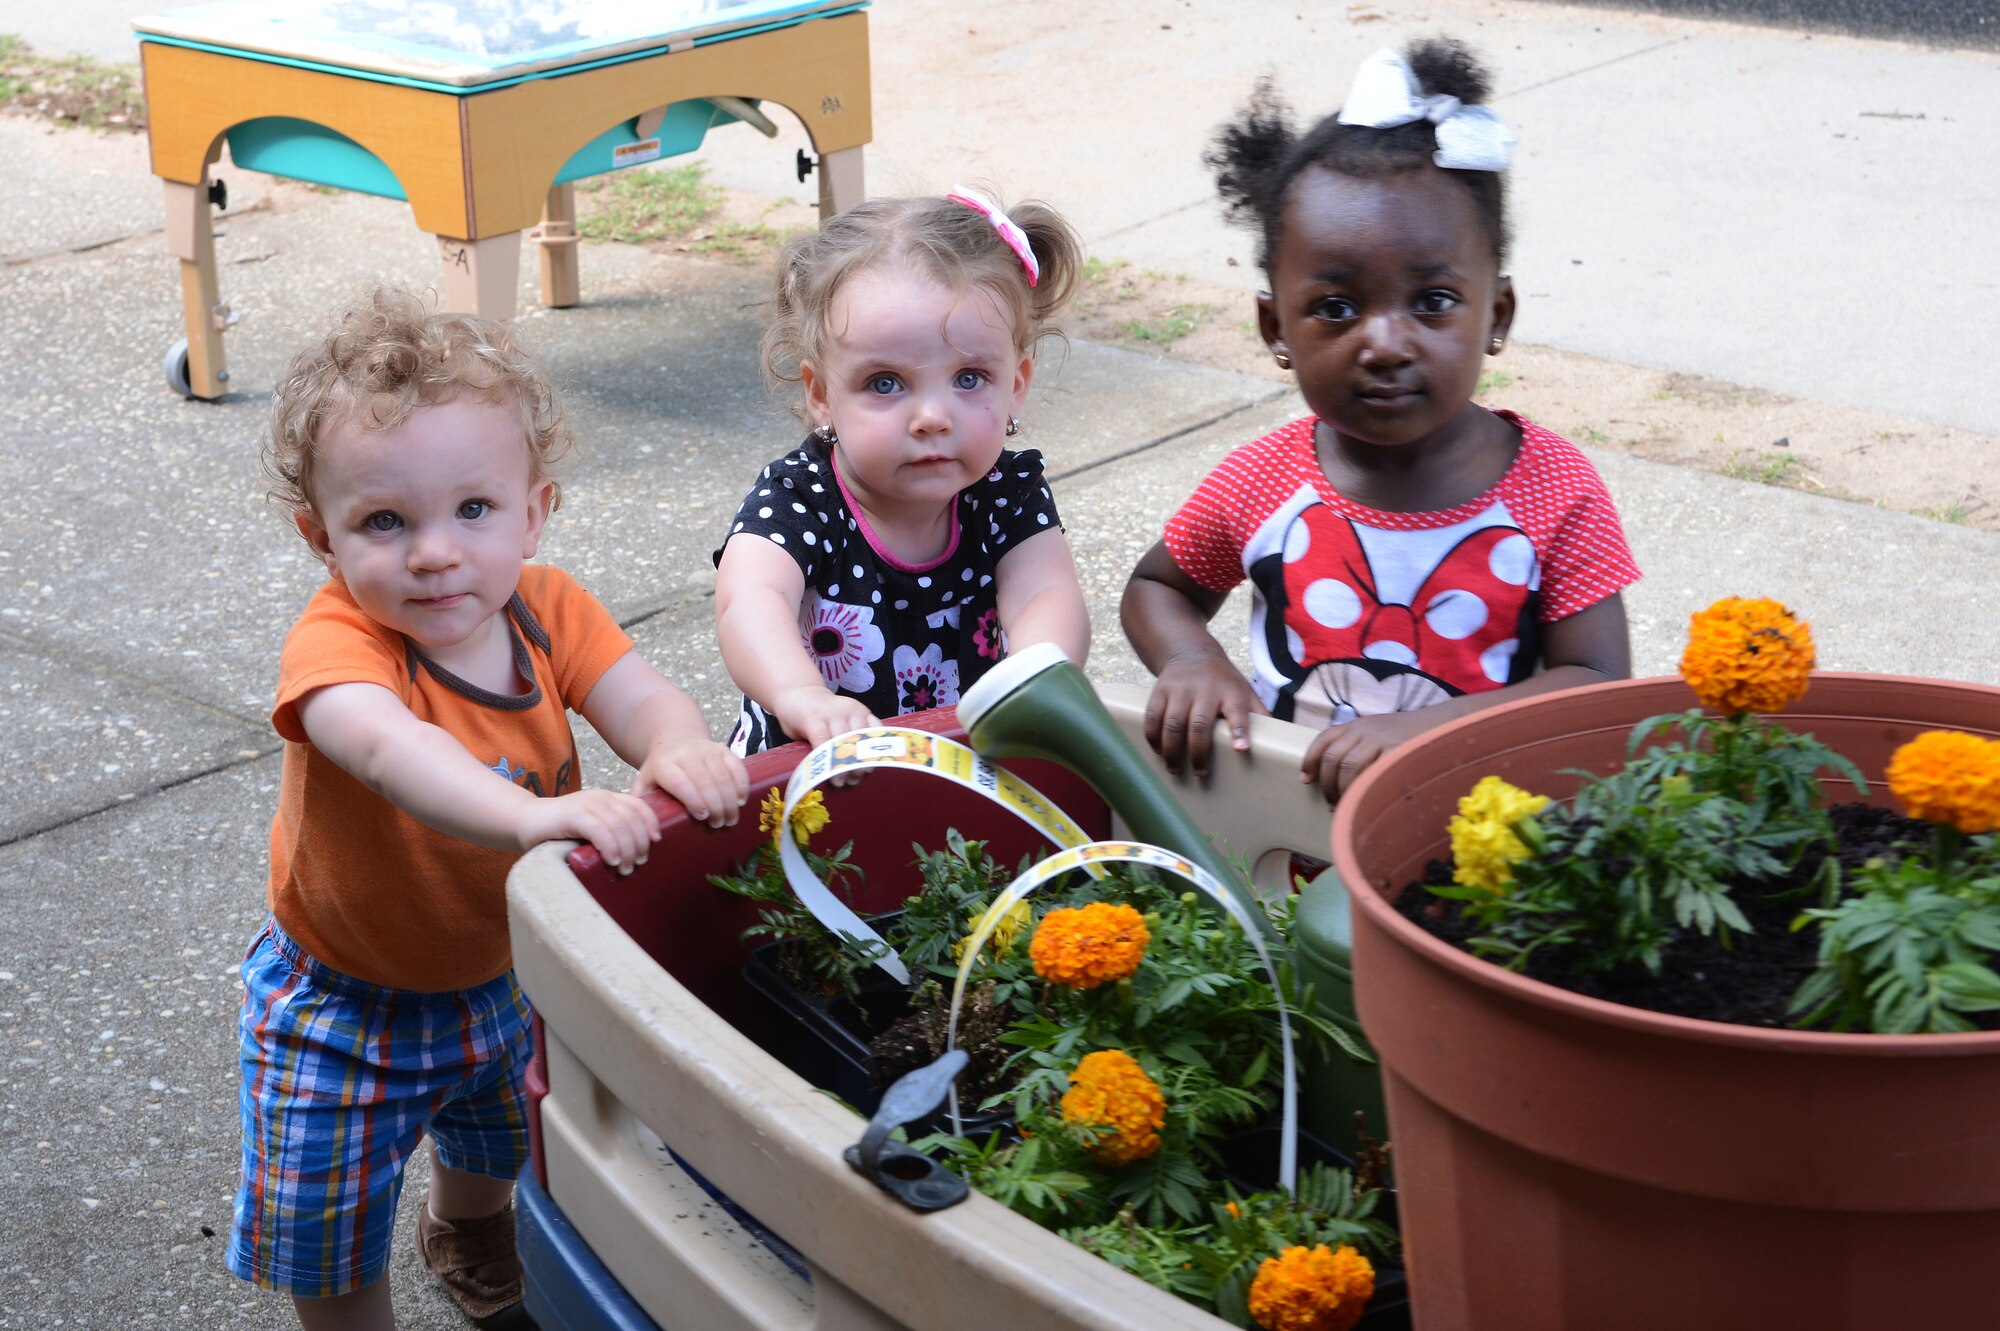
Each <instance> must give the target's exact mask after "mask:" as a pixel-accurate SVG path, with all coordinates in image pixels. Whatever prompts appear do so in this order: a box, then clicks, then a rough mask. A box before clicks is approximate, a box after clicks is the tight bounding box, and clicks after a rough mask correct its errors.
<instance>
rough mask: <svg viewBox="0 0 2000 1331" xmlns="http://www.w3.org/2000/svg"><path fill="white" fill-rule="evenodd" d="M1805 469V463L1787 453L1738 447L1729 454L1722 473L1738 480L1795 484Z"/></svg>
mask: <svg viewBox="0 0 2000 1331" xmlns="http://www.w3.org/2000/svg"><path fill="white" fill-rule="evenodd" d="M1805 469H1806V467H1805V463H1803V462H1801V461H1799V460H1798V459H1797V458H1795V457H1793V456H1792V455H1791V454H1789V453H1757V452H1752V451H1751V450H1749V449H1739V450H1737V451H1736V452H1734V453H1732V454H1730V455H1729V462H1728V464H1727V465H1726V466H1724V467H1723V469H1722V474H1723V475H1725V476H1734V477H1735V478H1736V479H1737V480H1739V481H1755V482H1757V484H1759V485H1796V484H1797V483H1798V481H1799V479H1800V477H1801V475H1802V474H1803V473H1804V471H1805Z"/></svg>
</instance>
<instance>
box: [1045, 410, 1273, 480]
mask: <svg viewBox="0 0 2000 1331" xmlns="http://www.w3.org/2000/svg"><path fill="white" fill-rule="evenodd" d="M1291 391H1292V390H1291V389H1289V388H1277V389H1273V390H1272V391H1271V392H1269V393H1266V394H1264V395H1263V396H1262V397H1255V398H1252V399H1250V400H1249V401H1248V402H1239V403H1238V404H1236V405H1235V406H1233V407H1231V408H1229V410H1227V411H1224V412H1219V413H1217V414H1216V415H1214V416H1210V417H1207V418H1206V419H1204V420H1198V421H1196V422H1194V423H1193V424H1192V425H1183V426H1182V427H1181V428H1180V429H1178V430H1170V431H1168V432H1167V433H1166V434H1163V435H1160V436H1159V437H1158V438H1154V439H1148V440H1147V441H1146V442H1145V443H1143V444H1134V445H1133V446H1132V447H1130V448H1128V449H1125V450H1124V451H1123V452H1118V453H1113V454H1111V455H1110V456H1108V457H1101V458H1093V459H1091V460H1090V461H1089V462H1086V463H1083V464H1082V465H1081V466H1076V467H1071V468H1070V469H1069V470H1068V471H1058V472H1051V473H1049V480H1050V481H1052V482H1054V481H1066V480H1069V479H1070V478H1071V477H1072V476H1081V475H1083V474H1084V473H1085V472H1087V471H1096V470H1097V469H1098V468H1099V467H1106V466H1109V465H1111V464H1112V463H1114V462H1123V461H1124V460H1125V459H1126V458H1133V457H1137V456H1139V454H1141V453H1147V452H1151V451H1152V450H1153V449H1155V448H1158V447H1159V446H1160V445H1162V444H1170V443H1172V442H1173V441H1174V440H1176V439H1185V438H1186V437H1187V436H1188V435H1191V434H1193V433H1195V432H1196V431H1197V430H1206V429H1207V428H1208V427H1209V426H1211V425H1220V424H1222V422H1224V421H1226V420H1230V419H1233V418H1234V417H1237V416H1241V415H1242V414H1243V413H1244V412H1246V411H1254V410H1256V409H1257V408H1258V407H1262V406H1268V405H1269V404H1270V403H1273V402H1276V401H1277V400H1278V399H1279V398H1281V397H1283V396H1285V395H1286V394H1287V393H1289V392H1291Z"/></svg>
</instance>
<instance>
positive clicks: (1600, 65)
mask: <svg viewBox="0 0 2000 1331" xmlns="http://www.w3.org/2000/svg"><path fill="white" fill-rule="evenodd" d="M1692 40H1693V38H1691V37H1669V38H1667V40H1665V41H1663V42H1654V43H1653V44H1652V45H1651V46H1642V47H1640V48H1639V49H1638V50H1636V51H1627V52H1626V53H1625V54H1624V55H1614V56H1612V57H1611V58H1610V59H1609V60H1600V61H1598V62H1597V63H1596V64H1594V65H1585V66H1584V67H1583V68H1582V69H1572V70H1569V71H1568V72H1566V73H1562V74H1557V75H1556V76H1555V77H1553V78H1546V79H1543V80H1542V81H1541V82H1540V83H1530V84H1529V85H1528V86H1527V87H1525V88H1510V89H1509V90H1507V91H1506V92H1503V93H1498V94H1496V95H1495V96H1494V98H1493V100H1494V101H1496V102H1497V101H1499V100H1500V99H1501V98H1503V97H1519V96H1520V95H1521V94H1522V93H1528V92H1533V91H1535V90H1536V89H1537V88H1546V87H1548V86H1549V85H1550V84H1551V83H1561V82H1562V81H1563V80H1564V79H1573V78H1578V77H1581V76H1582V75H1585V74H1592V73H1595V72H1596V71H1598V70H1600V69H1604V68H1606V67H1608V66H1611V65H1616V64H1620V63H1622V62H1624V61H1627V60H1637V59H1638V58H1639V57H1640V56H1642V55H1651V54H1652V53H1653V52H1655V51H1664V50H1665V49H1666V48H1668V47H1669V46H1678V45H1680V44H1681V43H1682V42H1686V41H1692Z"/></svg>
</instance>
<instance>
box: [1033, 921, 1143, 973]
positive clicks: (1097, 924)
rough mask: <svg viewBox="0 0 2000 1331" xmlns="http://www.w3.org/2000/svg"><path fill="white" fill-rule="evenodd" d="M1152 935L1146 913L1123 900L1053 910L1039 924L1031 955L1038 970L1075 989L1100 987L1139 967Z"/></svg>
mask: <svg viewBox="0 0 2000 1331" xmlns="http://www.w3.org/2000/svg"><path fill="white" fill-rule="evenodd" d="M1151 938H1152V935H1151V934H1149V933H1147V932H1146V917H1145V916H1143V915H1141V914H1140V913H1139V912H1138V911H1136V910H1134V909H1133V908H1132V907H1130V906H1127V905H1125V904H1124V903H1123V902H1120V903H1118V904H1116V905H1112V904H1109V903H1106V902H1103V901H1093V902H1091V903H1090V904H1089V905H1088V906H1084V907H1082V908H1081V909H1077V910H1052V911H1050V912H1049V913H1048V914H1047V915H1044V916H1043V917H1042V922H1041V923H1040V924H1039V925H1037V926H1036V927H1035V936H1034V939H1033V940H1032V941H1031V942H1029V944H1028V956H1029V957H1030V958H1031V959H1033V961H1034V963H1035V974H1037V975H1039V976H1041V977H1042V978H1043V979H1044V980H1048V981H1051V982H1052V983H1055V984H1060V985H1063V986H1065V987H1067V988H1070V989H1095V988H1096V987H1097V986H1098V985H1100V984H1108V983H1109V982H1111V981H1112V980H1122V979H1124V978H1125V977H1126V976H1128V975H1130V974H1131V973H1132V972H1133V971H1135V970H1138V969H1139V958H1140V957H1143V956H1145V955H1146V944H1147V943H1148V942H1149V941H1150V940H1151Z"/></svg>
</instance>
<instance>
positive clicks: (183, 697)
mask: <svg viewBox="0 0 2000 1331" xmlns="http://www.w3.org/2000/svg"><path fill="white" fill-rule="evenodd" d="M0 644H5V645H7V646H10V647H17V648H19V649H20V650H22V651H24V652H32V653H34V654H35V655H37V656H44V657H47V658H48V659H49V660H51V661H55V662H57V663H59V664H61V665H65V666H68V667H69V668H70V669H72V670H81V671H85V672H87V673H89V674H92V675H98V676H101V677H103V678H105V679H114V680H117V681H119V682H120V683H123V684H128V685H130V686H131V687H133V688H135V689H138V690H139V691H140V692H142V693H150V694H152V695H153V696H154V697H156V698H159V699H162V700H163V701H166V702H171V703H175V704H178V705H179V706H182V707H192V708H194V709H195V710H196V711H200V712H206V713H208V714H209V715H210V716H215V717H220V718H221V719H223V720H225V721H228V722H230V723H231V724H233V725H239V726H242V727H244V728H246V729H248V730H268V727H269V724H270V722H269V720H268V718H266V717H262V716H243V715H240V714H238V713H236V712H233V711H231V710H230V709H228V708H227V707H218V706H216V705H215V704H214V703H212V702H203V701H202V700H201V699H199V698H190V697H189V696H188V695H187V694H185V693H182V692H180V691H179V690H178V689H171V688H168V687H167V686H166V685H164V684H157V683H154V682H153V681H152V680H150V679H147V678H145V677H144V676H142V675H135V674H133V673H131V672H130V671H129V670H122V669H120V668H119V667H117V666H114V665H106V664H105V663H104V662H102V661H95V660H92V659H91V658H89V657H87V656H81V655H78V654H77V653H75V652H68V651H64V650H63V649H61V648H59V647H54V646H51V645H50V644H48V643H44V642H38V641H36V640H35V639H33V638H30V637H27V636H25V635H23V634H21V633H19V632H17V631H14V630H11V629H5V628H0Z"/></svg>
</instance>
